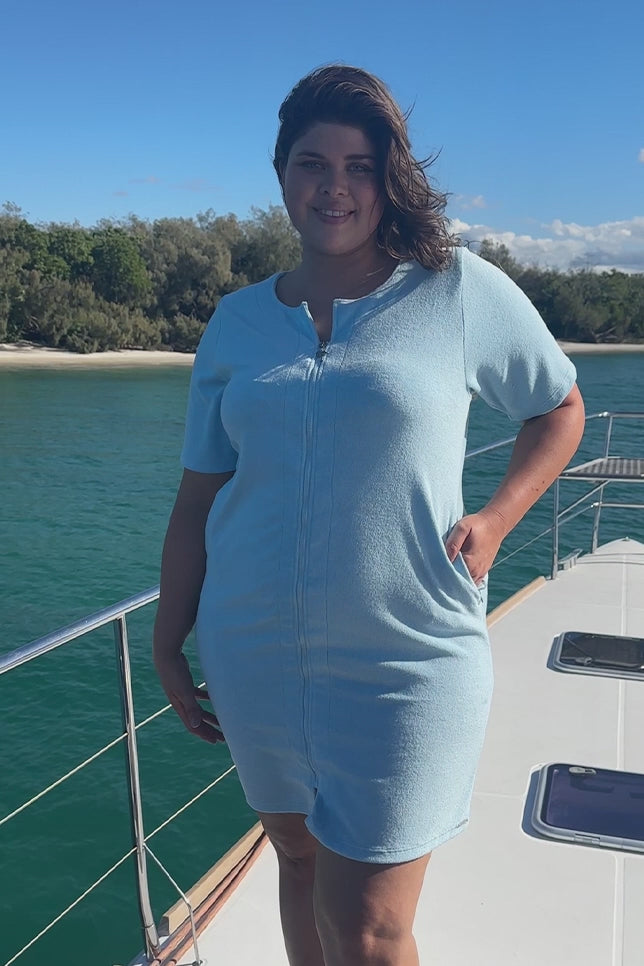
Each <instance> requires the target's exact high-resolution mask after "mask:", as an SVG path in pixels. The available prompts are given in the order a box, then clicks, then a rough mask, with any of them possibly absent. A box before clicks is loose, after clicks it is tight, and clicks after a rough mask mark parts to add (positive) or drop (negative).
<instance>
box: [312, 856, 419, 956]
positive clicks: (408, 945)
mask: <svg viewBox="0 0 644 966" xmlns="http://www.w3.org/2000/svg"><path fill="white" fill-rule="evenodd" d="M428 861H429V856H424V857H422V858H421V859H418V860H415V861H414V862H409V863H405V864H402V865H397V866H384V865H378V864H374V863H363V862H354V861H352V860H350V859H345V858H343V857H342V856H338V855H335V854H334V853H332V852H329V851H328V850H327V849H325V848H324V847H320V849H319V852H318V867H317V871H316V878H315V890H314V896H313V901H314V909H315V919H316V924H317V927H318V932H319V935H320V941H321V943H322V947H323V949H324V954H325V958H326V961H327V962H328V963H329V966H345V964H351V966H354V964H355V966H357V964H360V966H363V964H364V966H369V964H371V963H378V964H382V966H384V964H386V963H400V962H413V961H414V956H413V949H415V943H414V939H413V935H412V927H413V922H414V916H415V912H416V906H417V902H418V896H419V893H420V889H421V887H422V882H423V878H424V874H425V870H426V867H427V862H428Z"/></svg>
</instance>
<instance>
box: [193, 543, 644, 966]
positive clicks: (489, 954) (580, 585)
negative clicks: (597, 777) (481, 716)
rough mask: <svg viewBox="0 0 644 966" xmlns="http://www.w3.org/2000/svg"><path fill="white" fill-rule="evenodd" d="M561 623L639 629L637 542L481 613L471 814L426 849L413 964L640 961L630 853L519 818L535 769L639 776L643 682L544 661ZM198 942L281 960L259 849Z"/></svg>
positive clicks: (268, 872) (642, 618) (228, 961)
mask: <svg viewBox="0 0 644 966" xmlns="http://www.w3.org/2000/svg"><path fill="white" fill-rule="evenodd" d="M564 630H582V631H596V632H604V633H611V634H624V635H629V636H644V546H643V545H642V544H639V543H636V542H635V541H615V542H613V543H611V544H607V545H606V546H604V547H602V548H600V549H599V550H598V551H597V553H596V554H594V555H593V556H587V557H582V558H580V559H579V561H578V563H577V564H576V566H574V567H573V568H572V569H570V570H568V571H564V572H563V573H561V574H560V576H559V577H558V578H557V580H555V581H547V582H545V583H542V584H541V585H539V586H537V587H536V588H535V589H534V591H533V592H532V593H531V594H530V595H529V596H528V597H527V598H526V599H524V600H522V601H521V602H520V603H519V604H517V606H515V607H513V608H512V609H510V610H509V611H508V612H507V613H506V614H505V615H504V616H502V617H501V618H500V619H498V620H496V621H495V622H494V623H493V625H492V627H491V630H490V636H491V640H492V649H493V656H494V667H495V692H494V699H493V704H492V712H491V717H490V722H489V726H488V732H487V737H486V744H485V749H484V752H483V757H482V760H481V763H480V767H479V771H478V775H477V781H476V786H475V794H474V800H473V804H472V815H471V823H470V826H469V828H468V829H467V830H466V831H465V832H464V833H463V834H462V835H460V836H458V837H457V838H455V839H453V840H451V841H449V842H447V843H446V844H445V845H442V846H441V847H440V848H439V849H437V850H436V852H435V854H434V855H433V856H432V859H431V861H430V864H429V869H428V873H427V877H426V880H425V885H424V887H423V891H422V894H421V899H420V903H419V907H418V914H417V916H416V925H415V934H416V938H417V941H418V947H419V952H420V962H421V964H422V966H508V964H518V966H582V964H583V966H641V964H642V962H643V961H644V952H643V950H644V915H643V913H642V910H643V909H644V855H635V854H632V853H631V854H627V853H624V852H618V851H611V850H608V849H603V848H597V847H589V846H582V845H572V844H567V843H558V842H553V841H550V840H545V839H540V838H537V837H535V836H534V835H533V834H531V833H529V832H528V831H527V830H526V829H523V828H522V819H523V814H524V809H525V803H526V800H528V801H529V800H530V798H531V792H532V790H533V784H534V783H533V782H531V773H532V772H534V771H535V770H536V769H537V768H538V767H539V766H540V765H543V764H546V763H548V762H552V761H571V762H575V763H579V764H585V765H596V766H602V767H607V768H619V769H625V770H629V771H637V772H644V686H643V685H642V682H640V681H625V680H620V679H616V678H610V677H602V676H595V675H583V674H566V673H560V672H557V671H553V670H549V669H548V667H547V665H546V662H547V659H548V655H549V653H550V649H551V646H552V642H553V640H554V638H555V637H556V635H557V634H559V633H560V632H561V631H564ZM427 807H428V808H431V802H428V803H427ZM199 951H200V954H201V957H202V959H203V960H205V962H206V963H207V964H208V966H232V964H235V966H287V960H286V955H285V953H284V949H283V942H282V937H281V931H280V924H279V912H278V904H277V864H276V861H275V855H274V852H273V849H272V847H271V846H268V847H266V848H265V849H264V850H263V852H262V853H261V855H260V857H259V859H258V860H257V862H256V864H255V865H254V866H253V868H252V869H251V870H250V871H249V873H248V875H247V876H246V877H245V878H244V879H243V881H242V882H241V883H240V885H239V886H238V888H237V890H236V891H235V892H234V893H233V895H232V896H231V897H230V898H229V899H228V901H227V902H226V903H225V905H224V906H223V907H222V908H221V910H220V912H219V913H218V914H217V916H216V918H215V919H214V921H213V922H212V924H211V925H210V926H209V927H208V929H207V930H206V932H205V933H204V934H203V935H202V936H201V938H200V949H199ZM191 958H192V957H191V954H190V953H188V954H184V955H182V956H181V962H182V963H186V962H190V961H191Z"/></svg>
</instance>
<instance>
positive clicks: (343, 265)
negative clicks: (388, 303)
mask: <svg viewBox="0 0 644 966" xmlns="http://www.w3.org/2000/svg"><path fill="white" fill-rule="evenodd" d="M397 264H398V262H397V261H396V259H394V258H392V257H391V255H388V254H387V253H386V252H383V251H381V250H380V249H376V250H375V251H374V250H370V249H368V250H364V249H359V250H357V251H355V252H350V253H348V254H345V255H324V254H321V253H319V252H307V251H306V250H305V251H304V253H303V255H302V261H301V263H300V264H299V265H298V267H297V268H296V269H294V270H293V271H292V272H290V273H289V282H290V284H289V286H288V287H289V288H290V289H291V291H292V292H295V293H297V294H298V295H301V300H302V301H304V300H312V301H318V300H323V299H342V298H346V299H351V298H360V297H361V296H363V295H368V294H369V292H372V291H373V290H374V289H376V288H378V287H379V286H380V285H382V284H383V282H385V281H386V280H387V279H388V278H389V276H390V275H391V273H392V272H393V270H394V268H395V267H396V265H397Z"/></svg>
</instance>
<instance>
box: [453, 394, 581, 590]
mask: <svg viewBox="0 0 644 966" xmlns="http://www.w3.org/2000/svg"><path fill="white" fill-rule="evenodd" d="M584 418H585V414H584V403H583V400H582V398H581V393H580V392H579V389H578V388H577V386H576V385H575V386H574V387H573V388H572V390H571V391H570V392H569V393H568V395H567V396H566V398H565V399H564V401H563V402H562V403H561V405H559V406H557V408H556V409H553V410H552V412H549V413H546V414H545V415H543V416H536V417H535V418H534V419H528V420H527V421H526V422H525V423H524V424H523V426H522V427H521V430H520V432H519V435H518V436H517V438H516V442H515V444H514V449H513V450H512V456H511V458H510V463H509V466H508V471H507V473H506V474H505V477H504V478H503V481H502V482H501V485H500V486H499V488H498V490H497V491H496V493H495V494H494V496H493V497H492V499H491V500H490V501H489V503H487V504H486V505H485V506H484V507H483V508H482V509H481V510H479V511H478V513H471V514H468V515H467V516H465V517H463V519H462V520H459V522H458V523H457V524H456V526H455V527H454V528H453V529H452V531H451V532H450V534H449V536H448V537H447V540H446V547H447V553H448V556H449V558H450V560H452V561H453V560H454V559H455V557H456V555H457V554H458V552H459V551H460V552H461V553H462V555H463V558H464V560H465V563H466V564H467V567H468V569H469V571H470V573H471V575H472V578H473V580H474V581H475V582H477V583H478V582H479V581H480V580H482V579H483V577H484V576H485V575H486V574H487V572H488V570H489V569H490V567H491V566H492V563H493V562H494V558H495V557H496V555H497V553H498V551H499V547H500V546H501V543H502V541H503V540H504V539H505V537H506V536H507V535H508V533H510V531H511V530H513V529H514V527H516V525H517V523H518V522H519V520H521V518H522V517H523V516H524V515H525V514H526V513H527V512H528V510H529V509H530V507H531V506H533V504H535V503H536V502H537V500H538V499H539V497H540V496H541V495H542V494H543V493H545V491H546V490H547V489H548V487H549V486H550V484H551V483H553V482H554V480H556V478H557V477H558V476H559V474H560V473H561V471H562V470H563V469H564V467H565V466H566V465H567V463H568V461H569V460H570V458H571V457H572V456H573V454H574V453H575V452H576V450H577V447H578V446H579V443H580V440H581V437H582V436H583V432H584Z"/></svg>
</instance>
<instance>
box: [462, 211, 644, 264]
mask: <svg viewBox="0 0 644 966" xmlns="http://www.w3.org/2000/svg"><path fill="white" fill-rule="evenodd" d="M451 227H452V230H453V231H455V232H456V233H457V234H459V235H460V236H461V238H462V239H463V241H470V242H477V241H482V239H483V238H489V239H491V240H492V241H495V242H500V243H502V244H504V245H507V247H508V249H509V250H510V253H511V254H512V255H514V257H515V258H516V259H517V260H518V261H520V262H522V263H523V264H525V265H539V266H540V267H541V268H556V269H559V270H560V271H566V270H568V269H569V268H572V269H575V268H591V269H593V270H595V271H602V270H609V269H611V268H616V269H619V270H620V271H624V272H644V216H637V217H635V218H631V219H630V220H628V221H609V222H604V223H603V224H599V225H578V224H576V223H575V222H569V223H566V222H563V221H561V219H559V218H555V220H554V221H552V222H550V224H547V225H541V228H542V229H543V232H542V233H540V234H538V235H537V234H535V235H519V234H517V233H516V232H513V231H500V230H499V229H498V228H491V227H490V226H488V225H484V224H468V223H467V222H464V221H461V219H460V218H453V219H452V220H451ZM472 247H473V248H474V250H476V245H473V246H472Z"/></svg>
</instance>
